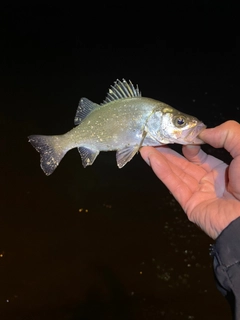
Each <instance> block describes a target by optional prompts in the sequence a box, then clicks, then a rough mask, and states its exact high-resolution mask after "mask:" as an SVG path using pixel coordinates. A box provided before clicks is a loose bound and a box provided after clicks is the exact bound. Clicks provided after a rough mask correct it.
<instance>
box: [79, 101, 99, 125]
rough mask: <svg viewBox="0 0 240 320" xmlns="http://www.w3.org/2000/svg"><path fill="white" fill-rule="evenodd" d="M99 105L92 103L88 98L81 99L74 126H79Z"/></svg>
mask: <svg viewBox="0 0 240 320" xmlns="http://www.w3.org/2000/svg"><path fill="white" fill-rule="evenodd" d="M98 107H99V104H97V103H94V102H92V101H91V100H89V99H87V98H81V100H80V101H79V104H78V108H77V112H76V115H75V118H74V124H75V125H76V126H77V125H78V124H80V123H81V122H82V120H83V119H84V118H86V116H88V115H89V114H90V113H91V112H92V111H93V110H94V109H96V108H98Z"/></svg>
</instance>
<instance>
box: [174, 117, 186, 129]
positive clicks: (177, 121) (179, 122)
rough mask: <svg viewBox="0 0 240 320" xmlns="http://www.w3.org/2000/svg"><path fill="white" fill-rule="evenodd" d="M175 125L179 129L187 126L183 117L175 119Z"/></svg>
mask: <svg viewBox="0 0 240 320" xmlns="http://www.w3.org/2000/svg"><path fill="white" fill-rule="evenodd" d="M174 124H175V125H176V126H177V127H183V126H184V125H185V124H186V119H185V117H183V116H178V117H176V118H175V121H174Z"/></svg>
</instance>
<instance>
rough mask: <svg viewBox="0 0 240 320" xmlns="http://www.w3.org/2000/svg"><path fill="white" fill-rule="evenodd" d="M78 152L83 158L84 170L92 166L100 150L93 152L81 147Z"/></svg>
mask: <svg viewBox="0 0 240 320" xmlns="http://www.w3.org/2000/svg"><path fill="white" fill-rule="evenodd" d="M78 151H79V153H80V156H81V158H82V165H83V167H84V168H86V167H87V166H90V165H92V164H93V162H94V161H95V159H96V158H97V156H98V154H99V150H92V149H88V148H85V147H79V148H78Z"/></svg>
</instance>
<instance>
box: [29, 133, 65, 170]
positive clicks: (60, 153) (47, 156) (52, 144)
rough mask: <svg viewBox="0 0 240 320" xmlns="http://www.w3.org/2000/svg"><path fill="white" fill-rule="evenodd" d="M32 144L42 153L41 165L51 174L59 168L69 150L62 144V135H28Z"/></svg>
mask: <svg viewBox="0 0 240 320" xmlns="http://www.w3.org/2000/svg"><path fill="white" fill-rule="evenodd" d="M28 139H29V140H28V141H29V142H30V143H31V145H32V146H33V147H34V148H35V149H36V150H37V151H38V152H39V153H40V166H41V168H42V170H43V172H44V173H45V174H46V175H47V176H49V175H50V174H52V173H53V171H54V170H55V169H56V168H57V166H58V165H59V163H60V161H61V160H62V158H63V157H64V155H65V154H66V152H67V151H68V150H66V148H64V147H63V146H62V144H61V142H62V141H61V140H62V137H61V136H41V135H32V136H29V137H28Z"/></svg>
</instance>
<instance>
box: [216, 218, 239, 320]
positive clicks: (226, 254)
mask: <svg viewBox="0 0 240 320" xmlns="http://www.w3.org/2000/svg"><path fill="white" fill-rule="evenodd" d="M211 251H212V253H211V255H212V256H213V268H214V273H215V278H216V282H217V287H218V289H219V290H220V291H221V293H222V294H223V295H224V296H225V297H226V298H227V300H228V301H229V303H230V306H231V308H232V313H233V315H234V316H233V319H240V217H239V218H237V219H236V220H234V221H233V222H231V223H230V224H229V225H228V226H227V227H226V229H224V230H223V232H222V233H221V234H220V235H219V236H218V238H217V239H216V243H215V245H213V246H212V250H211Z"/></svg>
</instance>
